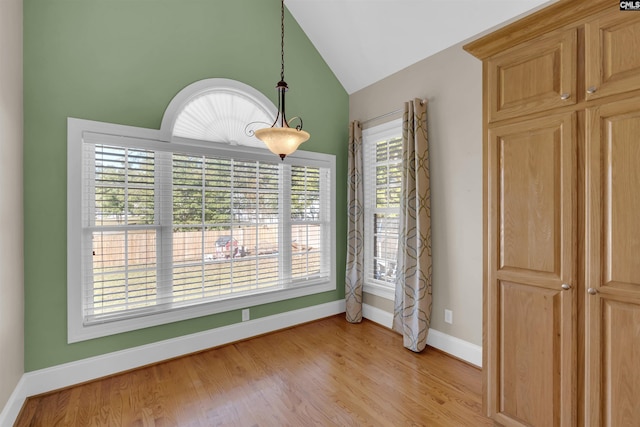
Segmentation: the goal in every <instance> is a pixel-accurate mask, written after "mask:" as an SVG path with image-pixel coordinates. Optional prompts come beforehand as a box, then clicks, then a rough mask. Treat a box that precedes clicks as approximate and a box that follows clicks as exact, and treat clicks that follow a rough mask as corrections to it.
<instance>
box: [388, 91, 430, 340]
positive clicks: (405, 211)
mask: <svg viewBox="0 0 640 427" xmlns="http://www.w3.org/2000/svg"><path fill="white" fill-rule="evenodd" d="M402 150H403V158H402V168H403V175H402V193H401V199H400V238H399V245H398V270H397V271H398V273H397V277H396V294H395V308H394V313H393V329H394V330H396V331H398V332H399V333H401V334H402V336H403V345H404V346H405V347H406V348H408V349H409V350H412V351H415V352H420V351H422V350H424V348H425V347H426V345H427V334H428V333H429V325H430V323H431V304H432V292H431V267H432V264H431V190H430V183H429V181H430V179H429V144H428V139H427V101H426V100H424V101H422V100H420V99H414V100H413V101H410V102H407V103H405V111H404V115H403V121H402Z"/></svg>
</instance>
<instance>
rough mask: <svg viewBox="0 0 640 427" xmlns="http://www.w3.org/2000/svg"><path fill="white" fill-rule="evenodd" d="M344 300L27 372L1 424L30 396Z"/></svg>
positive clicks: (319, 313) (287, 323)
mask: <svg viewBox="0 0 640 427" xmlns="http://www.w3.org/2000/svg"><path fill="white" fill-rule="evenodd" d="M344 311H345V301H344V300H339V301H333V302H329V303H326V304H320V305H315V306H312V307H307V308H303V309H300V310H293V311H288V312H286V313H280V314H276V315H273V316H269V317H263V318H260V319H255V320H249V321H246V322H242V323H235V324H233V325H229V326H224V327H221V328H216V329H212V330H209V331H204V332H199V333H196V334H191V335H185V336H182V337H178V338H173V339H170V340H165V341H160V342H156V343H152V344H147V345H142V346H139V347H134V348H130V349H126V350H121V351H116V352H113V353H107V354H103V355H100V356H96V357H90V358H88V359H82V360H78V361H75V362H69V363H65V364H62V365H57V366H53V367H50V368H45V369H40V370H37V371H33V372H27V373H25V374H24V375H23V376H22V378H21V379H20V381H19V382H18V385H17V386H16V388H15V389H14V391H13V393H12V394H11V397H10V398H9V400H8V402H7V404H6V405H5V407H4V409H3V410H2V412H0V426H11V425H13V424H14V422H15V420H16V418H17V417H18V414H19V413H20V409H21V408H22V406H23V405H24V402H25V400H26V398H27V397H29V396H34V395H38V394H42V393H46V392H49V391H52V390H57V389H60V388H64V387H69V386H71V385H74V384H79V383H83V382H87V381H91V380H94V379H97V378H101V377H105V376H108V375H113V374H116V373H118V372H122V371H127V370H130V369H134V368H138V367H141V366H145V365H149V364H153V363H157V362H161V361H163V360H167V359H171V358H174V357H179V356H183V355H185V354H189V353H194V352H197V351H202V350H206V349H208V348H211V347H216V346H220V345H224V344H228V343H231V342H235V341H239V340H243V339H247V338H251V337H254V336H257V335H262V334H265V333H268V332H273V331H277V330H279V329H284V328H288V327H291V326H295V325H299V324H301V323H306V322H311V321H313V320H317V319H321V318H323V317H329V316H333V315H335V314H340V313H344Z"/></svg>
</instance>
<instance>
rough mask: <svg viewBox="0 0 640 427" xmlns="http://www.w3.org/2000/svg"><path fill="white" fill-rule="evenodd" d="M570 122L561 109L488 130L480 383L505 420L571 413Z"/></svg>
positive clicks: (548, 420) (491, 407) (568, 421)
mask: <svg viewBox="0 0 640 427" xmlns="http://www.w3.org/2000/svg"><path fill="white" fill-rule="evenodd" d="M575 127H576V122H575V115H574V114H573V113H566V114H561V115H555V116H551V117H544V118H540V119H535V120H529V121H523V122H520V123H517V124H512V125H505V126H494V127H491V128H489V132H488V137H487V145H486V147H485V149H486V154H485V155H486V162H487V168H486V173H487V175H486V182H487V204H488V208H489V211H488V212H489V217H488V220H487V242H488V248H487V254H488V256H487V267H488V268H487V270H488V271H487V278H486V283H485V291H486V305H485V316H486V317H485V318H486V325H487V328H488V332H487V333H488V337H487V341H488V343H487V345H486V346H485V347H486V350H485V351H486V353H485V356H486V360H487V366H486V368H485V375H486V383H485V387H486V389H487V392H486V393H487V397H488V399H487V407H488V412H489V414H490V416H492V417H493V418H494V419H495V420H497V421H498V422H500V423H502V424H504V425H514V426H519V425H540V426H542V425H544V426H569V425H572V423H574V420H575V414H576V412H575V408H576V406H575V404H576V400H575V379H576V377H575V374H574V372H575V370H574V366H575V363H574V362H575V353H574V352H575V348H576V347H575V344H576V336H575V330H576V329H575V326H576V322H575V319H574V313H575V310H574V302H575V298H574V293H575V289H574V287H573V283H572V280H573V277H574V269H575V262H574V260H573V257H574V243H575V215H576V212H575V206H576V202H575V199H576V195H575V191H574V189H575V182H576V176H575V175H576V172H575V162H576V151H575V130H576V128H575ZM563 285H566V286H567V287H568V289H566V290H563Z"/></svg>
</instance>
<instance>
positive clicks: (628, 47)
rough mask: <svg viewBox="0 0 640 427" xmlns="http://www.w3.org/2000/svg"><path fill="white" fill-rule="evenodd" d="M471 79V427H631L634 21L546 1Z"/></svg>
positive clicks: (602, 5)
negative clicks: (474, 171) (478, 284)
mask: <svg viewBox="0 0 640 427" xmlns="http://www.w3.org/2000/svg"><path fill="white" fill-rule="evenodd" d="M465 49H466V50H468V51H469V52H471V53H472V54H474V55H475V56H477V57H478V58H480V59H482V61H483V70H484V71H483V72H484V101H483V102H484V108H483V110H484V120H485V126H484V150H483V153H484V159H483V162H484V165H483V166H484V242H485V243H484V302H483V304H484V310H483V313H484V322H483V336H484V342H483V351H484V357H483V371H484V408H485V411H486V413H487V414H488V415H489V416H491V417H492V418H493V419H494V420H496V421H497V422H498V423H499V424H502V425H505V426H543V427H547V426H593V427H596V426H597V427H599V426H612V427H615V426H636V425H640V12H626V11H620V10H619V5H618V3H614V2H611V1H605V0H581V1H579V2H578V1H575V0H570V1H563V0H561V1H559V2H557V3H555V4H553V5H551V6H549V7H547V8H545V9H542V10H541V11H538V12H536V13H535V14H533V15H530V16H528V17H525V18H524V19H522V20H521V21H518V22H515V23H513V24H510V25H509V26H507V27H505V28H503V29H500V30H498V31H497V32H495V33H492V34H489V35H487V36H485V37H483V38H481V39H479V40H477V41H474V42H472V43H470V44H468V45H467V46H465Z"/></svg>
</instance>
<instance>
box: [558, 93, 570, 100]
mask: <svg viewBox="0 0 640 427" xmlns="http://www.w3.org/2000/svg"><path fill="white" fill-rule="evenodd" d="M569 98H571V94H570V93H563V94H562V95H560V99H562V100H563V101H566V100H567V99H569Z"/></svg>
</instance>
